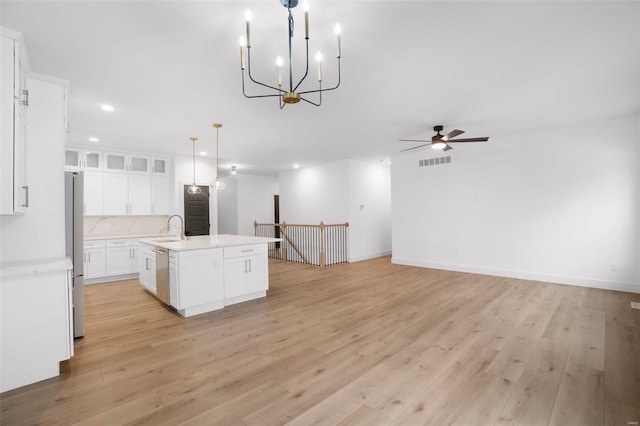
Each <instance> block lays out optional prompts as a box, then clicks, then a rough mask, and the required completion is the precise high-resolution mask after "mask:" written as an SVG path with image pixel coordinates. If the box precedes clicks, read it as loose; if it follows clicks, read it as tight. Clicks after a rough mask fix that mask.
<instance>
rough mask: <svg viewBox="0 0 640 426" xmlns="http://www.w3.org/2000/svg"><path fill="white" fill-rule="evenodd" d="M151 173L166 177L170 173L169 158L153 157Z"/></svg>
mask: <svg viewBox="0 0 640 426" xmlns="http://www.w3.org/2000/svg"><path fill="white" fill-rule="evenodd" d="M151 173H153V174H156V175H166V174H168V173H169V157H159V156H153V157H151Z"/></svg>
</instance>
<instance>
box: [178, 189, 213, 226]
mask: <svg viewBox="0 0 640 426" xmlns="http://www.w3.org/2000/svg"><path fill="white" fill-rule="evenodd" d="M190 186H191V185H185V186H184V234H185V235H186V236H193V235H209V186H205V185H201V186H200V189H201V192H200V194H189V191H188V190H189V187H190Z"/></svg>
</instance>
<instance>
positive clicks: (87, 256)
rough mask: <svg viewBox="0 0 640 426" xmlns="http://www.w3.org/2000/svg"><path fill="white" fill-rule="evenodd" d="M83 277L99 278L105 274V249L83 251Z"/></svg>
mask: <svg viewBox="0 0 640 426" xmlns="http://www.w3.org/2000/svg"><path fill="white" fill-rule="evenodd" d="M84 262H85V263H84V278H85V279H90V278H99V277H104V276H105V275H107V267H106V266H107V265H106V259H105V249H88V250H85V251H84Z"/></svg>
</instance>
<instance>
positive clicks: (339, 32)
mask: <svg viewBox="0 0 640 426" xmlns="http://www.w3.org/2000/svg"><path fill="white" fill-rule="evenodd" d="M334 31H335V32H336V35H340V34H341V33H342V27H340V24H336V26H335V28H334Z"/></svg>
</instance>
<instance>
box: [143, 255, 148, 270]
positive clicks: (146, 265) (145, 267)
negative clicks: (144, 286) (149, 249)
mask: <svg viewBox="0 0 640 426" xmlns="http://www.w3.org/2000/svg"><path fill="white" fill-rule="evenodd" d="M144 269H145V270H147V271H148V270H149V258H148V257H145V258H144Z"/></svg>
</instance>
